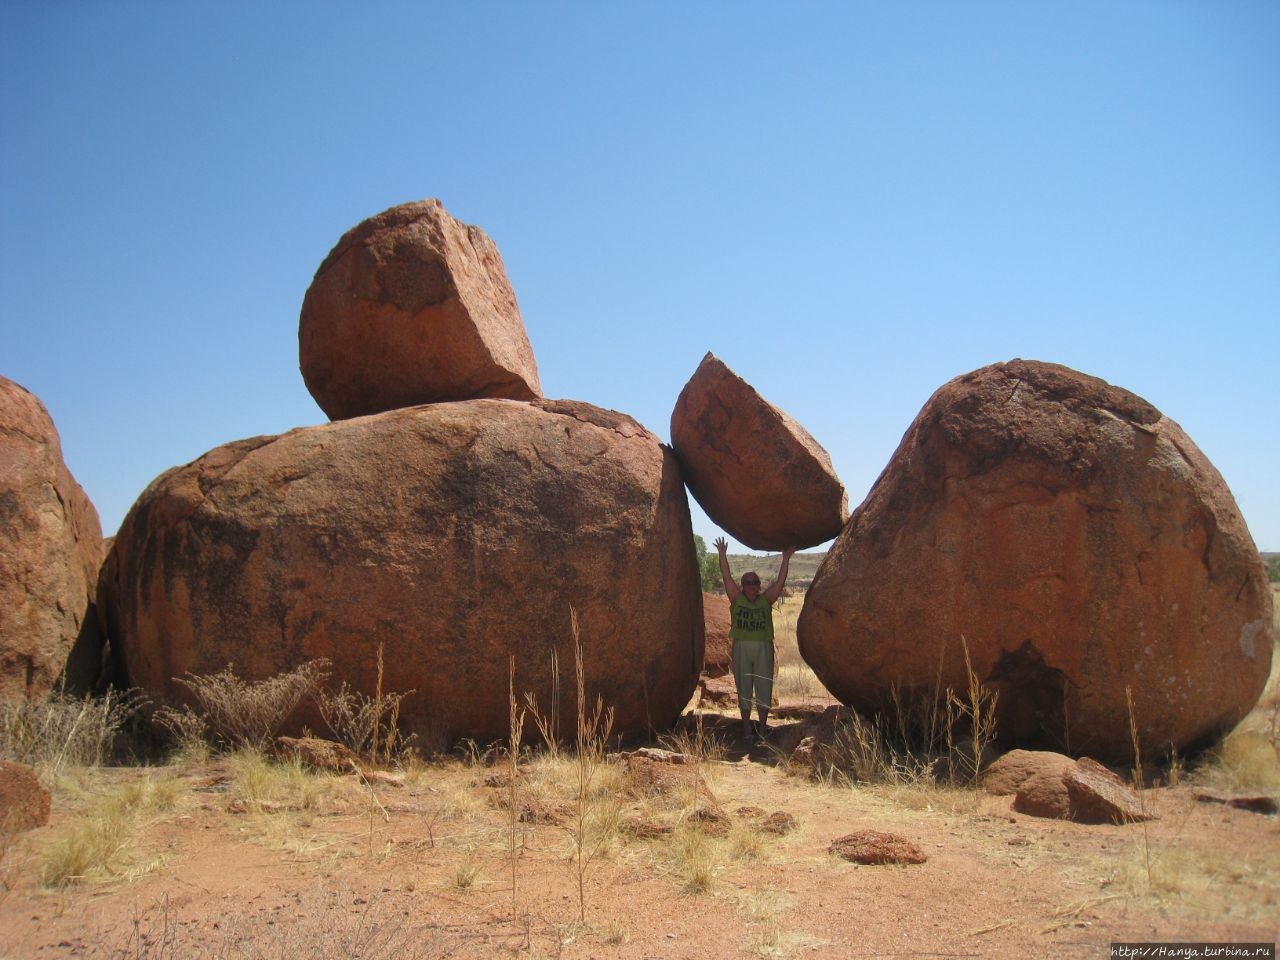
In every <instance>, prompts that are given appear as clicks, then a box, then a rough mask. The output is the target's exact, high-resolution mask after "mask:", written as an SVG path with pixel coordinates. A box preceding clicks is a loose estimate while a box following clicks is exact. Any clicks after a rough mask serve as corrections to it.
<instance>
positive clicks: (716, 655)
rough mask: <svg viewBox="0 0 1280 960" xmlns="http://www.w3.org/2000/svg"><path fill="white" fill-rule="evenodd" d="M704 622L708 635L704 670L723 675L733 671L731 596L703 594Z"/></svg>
mask: <svg viewBox="0 0 1280 960" xmlns="http://www.w3.org/2000/svg"><path fill="white" fill-rule="evenodd" d="M702 624H703V630H704V633H705V635H706V655H705V657H704V660H703V672H704V673H706V675H707V676H708V677H723V676H725V675H726V674H730V673H732V672H733V640H732V639H731V638H730V636H729V627H730V626H731V623H730V620H729V598H728V597H726V596H725V595H724V594H723V593H707V592H706V591H703V594H702Z"/></svg>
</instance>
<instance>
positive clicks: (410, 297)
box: [298, 200, 542, 420]
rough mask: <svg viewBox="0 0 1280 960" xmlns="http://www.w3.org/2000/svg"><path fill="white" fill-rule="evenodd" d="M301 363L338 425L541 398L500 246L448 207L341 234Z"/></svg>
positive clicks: (320, 282)
mask: <svg viewBox="0 0 1280 960" xmlns="http://www.w3.org/2000/svg"><path fill="white" fill-rule="evenodd" d="M298 353H299V360H300V366H301V369H302V378H303V380H304V381H305V382H306V385H307V389H308V390H310V391H311V395H312V396H313V397H314V398H315V401H316V403H318V404H319V405H320V409H322V410H323V411H324V412H325V413H326V414H327V415H328V416H329V418H330V419H331V420H341V419H345V418H347V417H357V416H362V415H364V414H369V413H379V412H382V411H384V410H394V409H396V408H399V407H409V406H414V405H416V404H420V403H436V402H441V401H449V400H471V399H476V398H481V397H499V398H502V397H505V398H509V399H513V400H530V399H533V398H535V397H539V396H541V395H542V387H541V385H540V384H539V381H538V367H537V364H536V363H535V362H534V357H533V349H532V348H531V347H530V345H529V336H528V334H527V333H526V331H525V327H524V321H523V320H521V319H520V310H519V308H518V307H517V306H516V296H515V293H514V291H513V290H512V289H511V284H510V282H508V280H507V274H506V270H505V268H504V267H503V264H502V257H501V255H500V254H499V253H498V248H497V246H495V245H494V243H493V241H492V240H490V239H489V237H488V236H486V235H485V233H484V231H482V230H481V229H480V228H479V227H471V226H467V225H466V224H464V223H460V222H458V221H457V220H455V219H454V218H453V217H451V216H449V214H447V213H446V212H445V210H444V207H443V205H441V203H440V201H439V200H423V201H420V202H417V203H406V204H402V205H401V206H398V207H392V208H391V209H390V210H387V211H385V212H384V213H380V214H378V216H376V217H371V218H370V219H368V220H365V221H364V222H363V223H360V224H359V225H357V226H356V227H354V228H352V229H351V230H349V231H348V232H347V233H346V234H344V235H343V237H342V239H341V240H339V241H338V244H337V246H335V247H334V248H333V250H331V251H330V252H329V255H328V256H327V257H325V259H324V261H323V262H322V263H321V264H320V268H319V269H318V270H317V271H316V275H315V279H314V280H312V281H311V286H310V288H309V289H308V290H307V293H306V297H305V298H304V299H303V302H302V314H301V317H300V319H299V323H298Z"/></svg>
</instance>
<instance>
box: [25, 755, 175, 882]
mask: <svg viewBox="0 0 1280 960" xmlns="http://www.w3.org/2000/svg"><path fill="white" fill-rule="evenodd" d="M183 792H184V787H183V786H182V785H181V784H180V783H179V782H178V781H176V780H174V779H172V778H154V777H147V778H145V779H142V780H135V781H131V782H129V783H126V784H124V785H123V786H121V787H119V788H117V789H116V790H114V791H112V792H110V793H108V794H106V795H105V796H103V797H101V798H100V799H99V800H98V801H97V803H96V804H94V805H93V807H92V808H91V809H90V810H88V811H87V812H86V813H84V814H82V815H81V816H78V817H75V818H74V819H72V820H71V821H70V822H68V823H67V824H66V825H65V826H64V827H63V828H62V829H61V830H59V831H58V833H57V834H55V836H54V837H53V839H52V840H51V841H50V842H49V844H48V845H47V846H46V847H45V848H44V850H43V851H42V852H41V855H40V882H41V884H42V885H44V886H46V887H66V886H70V885H71V884H74V883H84V882H101V881H108V880H114V879H129V878H132V877H136V876H139V875H141V874H142V873H146V872H148V871H149V870H151V869H153V868H154V867H155V866H156V864H157V861H154V860H153V861H150V862H147V861H145V860H141V859H139V857H138V850H137V837H138V834H139V833H140V831H141V829H142V827H143V826H144V825H145V824H146V823H147V822H148V821H150V820H153V819H155V818H156V817H158V816H159V815H161V814H163V813H167V812H169V811H171V810H172V809H174V807H175V806H176V805H177V803H178V801H179V799H180V798H181V796H182V795H183Z"/></svg>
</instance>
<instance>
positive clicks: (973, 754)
mask: <svg viewBox="0 0 1280 960" xmlns="http://www.w3.org/2000/svg"><path fill="white" fill-rule="evenodd" d="M960 647H961V650H962V652H963V654H964V674H965V695H964V696H963V697H962V696H960V695H958V694H957V693H956V692H955V691H954V690H952V689H951V688H950V687H948V688H947V691H946V711H945V723H944V728H943V730H942V737H943V740H944V741H945V743H946V745H947V756H948V758H950V759H953V760H955V761H958V762H956V763H952V764H951V779H952V781H954V780H955V779H956V777H955V772H956V769H957V767H959V769H960V770H961V771H962V772H963V773H964V774H965V776H966V778H967V779H969V780H974V779H977V776H978V774H980V773H981V772H982V762H983V755H984V753H985V752H986V749H987V747H989V746H990V745H991V744H992V743H993V742H994V741H995V738H996V703H997V701H998V700H999V693H998V692H997V691H995V690H988V689H987V688H986V687H984V686H983V685H982V681H981V680H979V679H978V675H977V673H976V672H974V669H973V660H972V659H971V658H970V657H969V641H968V640H966V639H965V637H964V635H963V634H961V636H960ZM957 727H960V728H961V729H963V728H965V727H967V728H968V731H969V736H968V739H967V747H968V749H967V750H965V749H957V748H956V747H957V745H956V741H955V731H956V729H957Z"/></svg>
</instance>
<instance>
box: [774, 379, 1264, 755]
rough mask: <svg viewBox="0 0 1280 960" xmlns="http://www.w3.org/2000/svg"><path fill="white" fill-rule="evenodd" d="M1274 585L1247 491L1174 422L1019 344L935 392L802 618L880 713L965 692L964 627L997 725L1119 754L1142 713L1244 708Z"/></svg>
mask: <svg viewBox="0 0 1280 960" xmlns="http://www.w3.org/2000/svg"><path fill="white" fill-rule="evenodd" d="M1271 604H1272V600H1271V591H1270V589H1269V587H1268V584H1267V577H1266V572H1265V569H1264V567H1263V564H1262V561H1261V559H1260V557H1259V555H1258V551H1257V549H1256V547H1255V545H1254V543H1253V540H1252V538H1251V537H1250V535H1249V531H1248V529H1247V527H1246V526H1245V522H1244V520H1243V519H1242V517H1241V516H1240V511H1239V509H1238V508H1237V506H1236V503H1235V500H1234V499H1233V498H1232V496H1231V493H1230V491H1229V490H1228V489H1227V486H1226V484H1225V483H1224V482H1223V479H1222V477H1221V476H1220V475H1219V473H1218V471H1217V470H1216V469H1214V467H1213V465H1212V464H1211V463H1210V462H1209V461H1208V459H1207V458H1206V457H1205V456H1204V454H1203V453H1201V452H1200V450H1199V449H1197V447H1196V445H1195V444H1194V443H1193V442H1192V441H1191V439H1190V438H1189V437H1188V436H1187V435H1186V433H1184V432H1183V431H1182V429H1181V428H1180V427H1179V426H1178V425H1177V424H1176V423H1174V422H1173V421H1172V420H1170V419H1169V418H1167V417H1165V416H1163V415H1162V414H1161V413H1160V411H1158V410H1157V409H1155V408H1154V407H1153V406H1152V405H1151V404H1149V403H1147V402H1146V401H1144V400H1142V399H1141V398H1140V397H1137V396H1135V395H1134V394H1132V393H1129V392H1128V391H1126V390H1122V389H1120V388H1118V387H1114V386H1112V385H1110V384H1108V383H1106V382H1104V381H1102V380H1099V379H1097V378H1094V377H1090V376H1087V375H1085V374H1082V373H1078V372H1076V371H1074V370H1070V369H1068V368H1066V367H1062V366H1057V365H1053V364H1047V363H1038V362H1033V361H1021V360H1014V361H1011V362H1009V363H1000V364H995V365H993V366H989V367H984V368H982V369H980V370H977V371H975V372H973V373H970V374H966V375H964V376H961V377H958V378H956V379H955V380H952V381H950V382H949V383H947V384H945V385H943V386H942V387H941V388H940V389H939V390H938V391H937V392H936V393H935V394H934V395H933V397H932V398H931V399H930V400H929V401H928V403H926V404H925V406H924V408H923V409H922V410H921V411H920V414H919V415H918V416H917V417H916V419H915V421H914V422H913V423H912V424H911V427H910V428H909V429H908V431H907V433H906V435H905V436H904V437H903V440H902V443H901V444H900V446H899V447H898V449H897V451H896V452H895V453H894V455H893V458H892V459H891V461H890V462H889V465H888V466H887V467H886V468H885V470H884V472H883V473H882V474H881V476H880V477H879V479H878V480H877V481H876V483H875V485H874V486H873V487H872V490H871V492H870V494H869V495H868V496H867V499H866V500H865V501H864V502H863V503H862V505H861V506H859V507H858V508H857V509H856V510H855V511H854V512H853V514H852V516H850V518H849V521H848V523H847V524H846V525H845V527H844V530H843V531H842V532H841V534H840V537H839V538H838V539H837V541H836V543H835V545H834V546H833V548H832V550H831V551H830V553H829V554H828V556H827V558H826V560H825V561H824V562H823V564H822V566H821V568H820V569H819V570H818V573H817V575H816V576H815V578H814V581H813V585H812V587H811V588H810V590H809V592H808V595H807V597H806V599H805V604H804V609H803V611H802V612H801V615H800V619H799V623H798V636H799V643H800V651H801V654H802V655H803V656H804V658H805V660H806V661H807V662H808V663H809V664H810V666H811V667H812V668H813V670H814V672H815V673H816V674H817V675H818V677H819V678H820V679H821V680H822V682H823V683H824V684H825V685H826V687H827V689H829V690H830V691H831V692H832V693H833V694H834V695H835V696H837V697H838V698H839V699H840V700H842V701H843V702H845V703H846V704H849V705H851V706H853V707H855V708H856V709H858V710H859V711H861V712H863V713H885V714H889V715H894V714H896V713H900V712H904V711H905V712H906V713H908V714H909V713H911V712H912V709H913V708H914V707H919V706H920V705H921V704H922V703H923V704H925V705H926V706H927V704H928V703H930V702H933V701H934V699H935V698H936V697H937V696H939V694H940V693H941V692H943V691H945V690H947V689H948V688H950V689H952V690H955V691H957V692H959V693H961V694H962V695H963V694H964V693H965V691H967V689H968V678H967V675H966V667H965V657H964V650H965V648H966V647H967V650H968V655H969V658H970V662H971V665H972V671H973V674H974V676H975V677H976V678H977V679H979V680H980V681H982V682H983V683H984V684H985V685H986V686H987V687H988V688H989V689H990V690H993V691H994V692H995V693H997V695H998V699H997V706H996V715H997V720H998V727H999V736H1000V739H1001V741H1002V742H1003V743H1004V745H1006V746H1015V747H1026V748H1030V749H1050V750H1058V751H1062V752H1067V753H1071V754H1074V755H1077V756H1079V755H1081V754H1089V755H1090V756H1094V757H1098V758H1101V759H1107V760H1114V761H1117V762H1129V761H1130V760H1131V759H1132V753H1133V743H1132V738H1131V734H1130V716H1131V715H1132V719H1133V722H1134V724H1135V725H1136V731H1137V738H1138V743H1139V745H1140V748H1141V749H1142V751H1143V753H1144V755H1146V756H1152V755H1155V754H1158V753H1160V752H1167V751H1169V750H1171V749H1176V750H1178V751H1186V750H1191V749H1195V748H1196V747H1198V746H1200V745H1202V744H1205V743H1207V742H1208V741H1210V740H1211V739H1213V738H1214V737H1215V736H1217V735H1218V734H1220V733H1222V732H1223V731H1225V730H1227V729H1230V728H1231V727H1232V726H1234V725H1235V724H1236V723H1238V722H1239V721H1240V720H1241V719H1242V718H1243V717H1244V716H1245V715H1246V714H1247V713H1248V712H1249V710H1250V709H1251V708H1252V707H1253V705H1254V703H1255V702H1256V701H1257V699H1258V696H1259V694H1260V693H1261V692H1262V690H1263V687H1264V686H1265V684H1266V681H1267V676H1268V674H1269V671H1270V667H1271V656H1272V642H1273V638H1272V632H1273V625H1272V614H1271ZM1130 704H1132V708H1131V707H1130ZM927 713H928V710H927V709H925V710H923V711H920V712H919V715H924V714H927Z"/></svg>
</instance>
